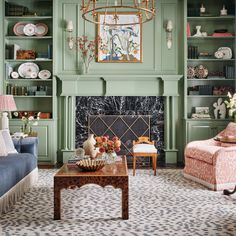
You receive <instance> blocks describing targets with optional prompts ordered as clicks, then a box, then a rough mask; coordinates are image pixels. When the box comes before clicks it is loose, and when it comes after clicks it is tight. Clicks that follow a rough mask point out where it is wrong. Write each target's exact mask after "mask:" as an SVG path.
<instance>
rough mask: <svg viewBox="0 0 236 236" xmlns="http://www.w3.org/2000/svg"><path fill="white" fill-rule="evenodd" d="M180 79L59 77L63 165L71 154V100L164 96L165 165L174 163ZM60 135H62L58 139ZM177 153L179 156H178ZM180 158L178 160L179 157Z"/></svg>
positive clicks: (176, 149)
mask: <svg viewBox="0 0 236 236" xmlns="http://www.w3.org/2000/svg"><path fill="white" fill-rule="evenodd" d="M181 78H182V75H156V76H150V75H149V76H139V75H123V76H118V75H116V76H115V75H104V76H103V77H98V76H92V75H86V76H83V75H78V76H68V75H66V76H61V77H60V78H58V80H59V82H58V95H59V96H61V99H60V102H61V106H60V111H61V115H62V116H61V120H63V123H62V124H61V125H62V127H61V130H60V132H61V135H59V136H61V137H64V138H62V139H61V140H60V145H61V148H62V153H63V161H64V162H65V161H66V160H67V158H68V157H69V156H70V155H71V153H72V152H73V151H74V144H75V124H74V123H75V112H74V108H75V96H109V95H110V96H111V95H112V96H164V97H165V109H164V110H165V157H166V163H171V164H174V163H177V161H180V160H179V159H178V148H177V145H178V143H177V136H176V129H177V127H178V124H179V118H180V116H179V114H178V110H179V109H178V103H179V98H178V97H179V86H178V83H179V80H180V79H181ZM62 134H63V135H62ZM180 153H181V152H180ZM179 158H180V157H179Z"/></svg>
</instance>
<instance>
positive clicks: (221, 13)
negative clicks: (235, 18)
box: [220, 5, 228, 16]
mask: <svg viewBox="0 0 236 236" xmlns="http://www.w3.org/2000/svg"><path fill="white" fill-rule="evenodd" d="M227 14H228V13H227V9H226V8H225V5H223V9H222V10H220V15H221V16H227Z"/></svg>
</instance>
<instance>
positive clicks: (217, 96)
mask: <svg viewBox="0 0 236 236" xmlns="http://www.w3.org/2000/svg"><path fill="white" fill-rule="evenodd" d="M187 97H188V98H227V97H228V96H227V95H188V96H187Z"/></svg>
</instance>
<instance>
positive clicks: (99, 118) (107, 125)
mask: <svg viewBox="0 0 236 236" xmlns="http://www.w3.org/2000/svg"><path fill="white" fill-rule="evenodd" d="M88 132H89V133H90V134H91V133H92V134H94V135H95V136H102V135H108V136H109V137H114V136H117V137H118V138H119V139H120V140H121V151H120V152H119V154H120V155H131V153H132V147H133V140H137V139H138V137H140V136H147V137H149V138H150V116H149V115H143V116H142V115H137V116H136V115H91V116H89V117H88Z"/></svg>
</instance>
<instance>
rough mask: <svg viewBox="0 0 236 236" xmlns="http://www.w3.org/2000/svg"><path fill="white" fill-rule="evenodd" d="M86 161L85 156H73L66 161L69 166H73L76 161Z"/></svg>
mask: <svg viewBox="0 0 236 236" xmlns="http://www.w3.org/2000/svg"><path fill="white" fill-rule="evenodd" d="M85 159H88V157H87V156H83V157H78V156H73V157H71V158H70V159H69V160H68V163H69V164H75V163H76V162H77V161H81V160H85Z"/></svg>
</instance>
